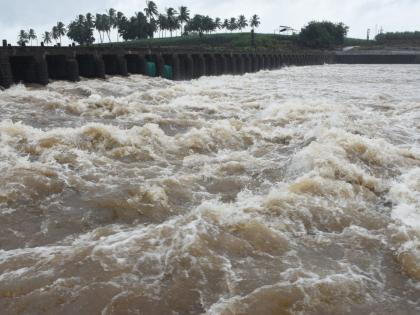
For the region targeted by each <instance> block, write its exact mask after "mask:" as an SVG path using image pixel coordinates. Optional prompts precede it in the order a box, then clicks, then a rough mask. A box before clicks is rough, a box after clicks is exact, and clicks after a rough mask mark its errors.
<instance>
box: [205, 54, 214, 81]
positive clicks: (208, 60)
mask: <svg viewBox="0 0 420 315" xmlns="http://www.w3.org/2000/svg"><path fill="white" fill-rule="evenodd" d="M204 59H205V64H206V66H205V70H206V75H207V76H211V75H217V63H216V56H215V55H213V54H206V55H204Z"/></svg>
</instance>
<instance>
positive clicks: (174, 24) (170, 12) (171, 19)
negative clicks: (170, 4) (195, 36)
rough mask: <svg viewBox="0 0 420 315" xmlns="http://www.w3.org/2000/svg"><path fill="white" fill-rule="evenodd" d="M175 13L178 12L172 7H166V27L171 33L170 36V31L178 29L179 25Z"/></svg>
mask: <svg viewBox="0 0 420 315" xmlns="http://www.w3.org/2000/svg"><path fill="white" fill-rule="evenodd" d="M177 14H178V12H176V10H175V9H174V8H168V9H166V18H167V19H168V29H169V32H170V33H171V37H172V32H173V31H175V30H177V29H179V26H180V25H179V22H178V19H177Z"/></svg>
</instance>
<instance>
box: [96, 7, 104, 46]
mask: <svg viewBox="0 0 420 315" xmlns="http://www.w3.org/2000/svg"><path fill="white" fill-rule="evenodd" d="M94 27H95V29H96V30H97V31H98V33H99V40H100V41H101V43H103V42H104V38H103V36H102V32H104V25H103V20H102V14H99V13H96V16H95V22H94Z"/></svg>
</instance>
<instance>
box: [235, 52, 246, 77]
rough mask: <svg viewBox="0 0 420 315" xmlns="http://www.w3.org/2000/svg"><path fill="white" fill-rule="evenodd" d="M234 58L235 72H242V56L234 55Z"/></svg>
mask: <svg viewBox="0 0 420 315" xmlns="http://www.w3.org/2000/svg"><path fill="white" fill-rule="evenodd" d="M234 60H235V62H236V72H235V74H244V72H245V71H244V58H243V57H242V55H234Z"/></svg>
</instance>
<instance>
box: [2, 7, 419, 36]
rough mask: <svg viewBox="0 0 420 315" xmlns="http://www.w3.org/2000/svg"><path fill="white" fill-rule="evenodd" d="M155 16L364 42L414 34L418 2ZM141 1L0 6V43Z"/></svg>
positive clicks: (217, 9)
mask: <svg viewBox="0 0 420 315" xmlns="http://www.w3.org/2000/svg"><path fill="white" fill-rule="evenodd" d="M155 2H156V3H157V5H158V7H159V9H160V10H162V11H163V10H164V9H165V8H167V7H174V8H177V7H179V6H180V5H186V6H187V7H188V8H189V9H190V10H191V14H196V13H200V14H208V15H210V16H212V17H220V18H228V17H231V16H235V17H236V16H238V15H239V14H245V15H246V16H251V15H252V14H258V15H259V16H260V17H261V22H262V24H261V27H260V28H259V31H260V32H266V33H272V32H273V31H274V29H276V28H278V26H279V25H290V26H292V27H294V28H296V29H300V28H301V27H302V26H304V25H305V24H306V23H307V22H309V21H311V20H331V21H334V22H344V23H345V24H347V25H348V26H349V27H350V34H349V36H351V37H359V38H365V37H366V30H367V28H371V29H372V33H374V32H375V28H376V25H377V26H378V28H379V27H383V29H384V30H385V31H405V30H409V31H413V30H420V0H350V1H343V0H259V1H256V0H230V1H226V0H194V1H193V0H173V1H170V0H162V1H155ZM144 6H145V0H66V1H58V0H57V1H51V0H38V1H37V0H32V1H31V0H0V38H1V39H3V38H5V39H7V40H8V41H9V42H13V43H15V42H16V39H17V34H18V32H19V30H20V29H29V28H34V29H35V30H36V31H37V34H41V33H43V32H44V31H46V30H50V29H51V27H52V26H53V25H54V24H56V22H57V21H62V22H64V23H65V24H68V22H70V21H71V20H72V19H74V18H75V17H76V15H77V14H79V13H87V12H91V13H97V12H104V11H105V9H107V8H110V7H113V8H115V9H117V10H120V11H122V12H124V13H125V14H126V15H132V14H134V12H135V11H140V10H143V8H144ZM95 36H96V37H97V34H95Z"/></svg>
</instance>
